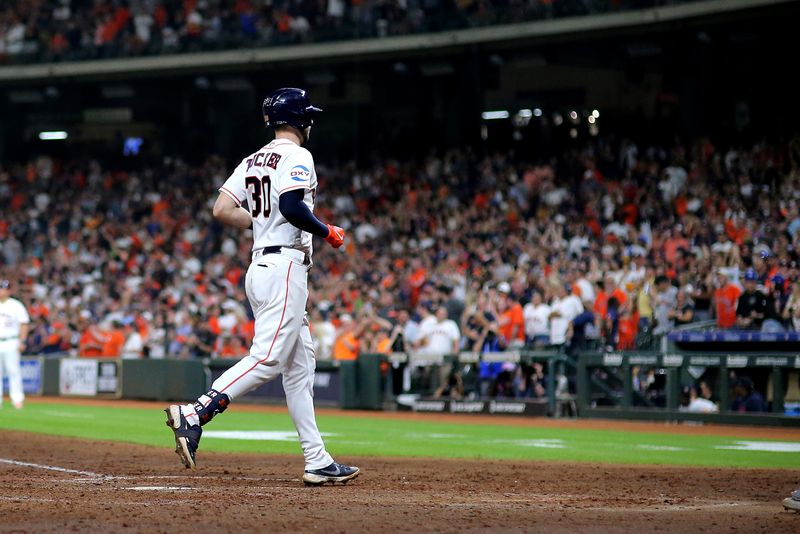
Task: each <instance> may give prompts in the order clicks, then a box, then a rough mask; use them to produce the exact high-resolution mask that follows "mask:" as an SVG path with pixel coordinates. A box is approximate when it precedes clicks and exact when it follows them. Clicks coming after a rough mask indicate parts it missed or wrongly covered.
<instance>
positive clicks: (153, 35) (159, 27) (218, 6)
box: [0, 0, 681, 63]
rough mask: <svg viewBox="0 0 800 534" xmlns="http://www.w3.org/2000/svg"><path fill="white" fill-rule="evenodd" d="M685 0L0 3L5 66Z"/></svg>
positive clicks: (374, 33)
mask: <svg viewBox="0 0 800 534" xmlns="http://www.w3.org/2000/svg"><path fill="white" fill-rule="evenodd" d="M676 3H681V2H679V1H677V0H668V1H666V0H595V1H592V0H586V1H583V2H554V1H552V0H510V1H504V0H503V1H501V0H458V1H455V0H277V1H258V0H180V1H179V0H20V1H16V2H4V3H3V4H2V5H0V63H2V62H24V61H60V60H80V59H97V58H112V57H127V56H138V55H147V54H161V53H178V52H194V51H201V50H222V49H229V48H238V47H251V46H265V45H280V44H293V43H303V42H311V41H326V40H332V39H353V38H367V37H386V36H390V35H405V34H409V33H420V32H432V31H441V30H453V29H459V28H471V27H477V26H486V25H489V24H498V23H514V22H523V21H530V20H541V19H549V18H554V17H566V16H579V15H590V14H598V13H606V12H615V11H620V10H623V9H636V8H644V7H653V6H659V5H665V4H676Z"/></svg>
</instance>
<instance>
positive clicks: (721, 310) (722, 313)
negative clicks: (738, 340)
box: [714, 270, 742, 328]
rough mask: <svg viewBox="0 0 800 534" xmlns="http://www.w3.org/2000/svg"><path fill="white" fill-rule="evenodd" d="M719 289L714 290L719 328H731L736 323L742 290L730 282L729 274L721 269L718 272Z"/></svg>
mask: <svg viewBox="0 0 800 534" xmlns="http://www.w3.org/2000/svg"><path fill="white" fill-rule="evenodd" d="M717 285H718V287H717V290H716V291H714V310H715V311H716V314H717V326H718V327H719V328H731V327H733V325H735V324H736V304H737V302H738V300H739V296H740V295H741V294H742V290H741V289H739V287H738V286H736V285H734V284H732V283H730V281H729V280H728V275H727V274H726V273H725V272H724V271H722V270H720V271H718V273H717Z"/></svg>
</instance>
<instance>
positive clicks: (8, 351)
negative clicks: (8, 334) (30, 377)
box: [0, 339, 25, 404]
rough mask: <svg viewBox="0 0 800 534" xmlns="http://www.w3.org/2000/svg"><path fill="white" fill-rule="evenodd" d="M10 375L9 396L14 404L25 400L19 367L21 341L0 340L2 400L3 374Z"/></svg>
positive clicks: (1, 389)
mask: <svg viewBox="0 0 800 534" xmlns="http://www.w3.org/2000/svg"><path fill="white" fill-rule="evenodd" d="M4 374H5V376H7V377H8V396H9V397H10V398H11V402H12V403H13V404H21V403H22V401H24V400H25V393H23V391H22V372H21V371H20V368H19V341H18V340H17V339H12V340H9V341H2V342H0V402H2V400H3V375H4Z"/></svg>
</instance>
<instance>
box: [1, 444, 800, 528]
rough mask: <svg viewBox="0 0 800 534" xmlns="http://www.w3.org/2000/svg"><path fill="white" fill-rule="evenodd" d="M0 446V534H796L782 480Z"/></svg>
mask: <svg viewBox="0 0 800 534" xmlns="http://www.w3.org/2000/svg"><path fill="white" fill-rule="evenodd" d="M0 442H1V443H0V444H1V445H2V451H3V456H4V457H5V458H6V459H8V458H13V461H11V462H10V461H9V460H6V461H5V463H2V464H1V465H0V488H2V490H0V532H69V531H77V532H148V533H150V532H245V531H247V532H310V531H318V532H342V533H344V532H453V533H455V532H576V531H580V532H585V531H589V532H592V531H594V532H597V531H603V532H701V531H702V532H731V531H739V532H800V514H795V513H792V512H787V511H784V510H783V508H782V507H781V505H780V499H781V498H782V497H784V496H785V494H786V493H787V489H791V488H793V487H794V486H795V484H797V482H798V473H797V471H795V470H765V469H759V470H755V469H754V470H750V469H719V468H686V467H667V466H642V465H637V466H619V465H615V466H610V465H601V464H586V463H575V464H573V463H570V464H565V463H543V462H512V461H476V460H470V461H464V460H441V459H439V460H430V459H378V458H370V457H359V458H345V457H343V458H340V460H342V461H346V462H352V463H354V464H356V465H359V466H360V467H361V468H362V469H363V473H362V476H360V477H359V478H358V479H356V480H354V481H352V482H351V483H349V484H348V485H346V486H335V487H333V486H324V487H306V486H304V485H303V483H302V482H301V481H300V475H301V472H302V467H303V466H302V458H301V456H300V455H294V456H265V455H255V454H228V453H212V452H207V453H204V454H202V456H201V457H199V470H198V471H196V472H191V471H187V470H185V469H183V468H182V467H181V466H179V465H178V460H177V458H176V456H175V454H174V452H173V451H172V450H170V449H169V448H167V447H165V448H163V449H159V448H155V447H148V446H141V445H131V444H125V443H111V442H102V441H85V440H77V439H73V438H63V437H54V436H47V435H39V434H29V433H23V432H16V431H2V433H0Z"/></svg>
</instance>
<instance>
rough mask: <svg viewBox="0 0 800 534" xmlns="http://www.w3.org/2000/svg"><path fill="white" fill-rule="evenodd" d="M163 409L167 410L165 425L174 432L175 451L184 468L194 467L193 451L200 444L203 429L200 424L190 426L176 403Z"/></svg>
mask: <svg viewBox="0 0 800 534" xmlns="http://www.w3.org/2000/svg"><path fill="white" fill-rule="evenodd" d="M164 411H165V412H167V426H168V427H170V428H171V429H172V431H173V432H174V433H175V453H176V454H177V455H178V457H179V458H180V459H181V462H183V465H184V466H186V469H194V468H195V462H194V453H195V451H197V447H199V446H200V436H201V435H202V434H203V429H202V428H200V425H191V426H190V425H189V423H188V422H187V421H186V418H185V417H184V416H183V413H182V412H181V407H180V406H178V405H177V404H173V405H171V406H170V407H169V408H167V409H166V410H164Z"/></svg>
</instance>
